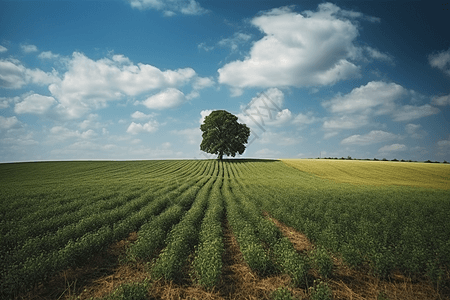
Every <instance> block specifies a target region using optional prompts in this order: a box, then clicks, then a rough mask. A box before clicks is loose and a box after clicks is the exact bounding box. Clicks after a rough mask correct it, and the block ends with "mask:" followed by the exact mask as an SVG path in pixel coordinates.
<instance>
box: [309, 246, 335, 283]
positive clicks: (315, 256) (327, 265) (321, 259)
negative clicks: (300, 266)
mask: <svg viewBox="0 0 450 300" xmlns="http://www.w3.org/2000/svg"><path fill="white" fill-rule="evenodd" d="M310 260H311V262H312V264H313V266H314V267H315V268H316V269H317V271H318V272H319V274H320V275H321V276H323V277H325V278H327V277H330V276H331V274H332V271H333V261H332V260H331V257H330V255H329V254H328V253H327V251H326V250H325V249H324V248H323V247H320V246H319V247H317V248H315V249H313V250H312V251H311V252H310Z"/></svg>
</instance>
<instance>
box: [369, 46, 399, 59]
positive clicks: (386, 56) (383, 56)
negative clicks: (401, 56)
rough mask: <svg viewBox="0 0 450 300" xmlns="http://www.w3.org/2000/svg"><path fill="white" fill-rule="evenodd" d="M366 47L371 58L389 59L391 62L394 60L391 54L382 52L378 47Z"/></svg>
mask: <svg viewBox="0 0 450 300" xmlns="http://www.w3.org/2000/svg"><path fill="white" fill-rule="evenodd" d="M364 49H365V50H366V51H367V53H368V54H369V56H370V57H371V58H373V59H378V60H384V61H387V62H390V63H392V62H393V58H392V56H390V55H389V54H385V53H381V52H380V51H378V50H377V49H374V48H372V47H369V46H366V47H364Z"/></svg>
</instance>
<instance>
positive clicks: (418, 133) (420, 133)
mask: <svg viewBox="0 0 450 300" xmlns="http://www.w3.org/2000/svg"><path fill="white" fill-rule="evenodd" d="M421 127H422V125H419V124H407V125H406V126H405V131H406V133H408V134H409V135H410V136H411V137H412V138H415V139H421V138H423V137H424V136H426V135H427V132H426V131H425V130H423V129H420V128H421Z"/></svg>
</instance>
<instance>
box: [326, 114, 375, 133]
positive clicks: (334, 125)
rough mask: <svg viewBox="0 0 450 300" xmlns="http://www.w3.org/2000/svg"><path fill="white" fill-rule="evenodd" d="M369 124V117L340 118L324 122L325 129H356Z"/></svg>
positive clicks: (344, 116)
mask: <svg viewBox="0 0 450 300" xmlns="http://www.w3.org/2000/svg"><path fill="white" fill-rule="evenodd" d="M368 123H369V117H368V116H367V115H364V114H361V115H352V116H347V115H343V116H338V117H333V118H332V119H329V120H326V121H324V122H323V126H322V127H323V128H324V129H332V130H333V129H355V128H359V127H362V126H365V125H367V124H368Z"/></svg>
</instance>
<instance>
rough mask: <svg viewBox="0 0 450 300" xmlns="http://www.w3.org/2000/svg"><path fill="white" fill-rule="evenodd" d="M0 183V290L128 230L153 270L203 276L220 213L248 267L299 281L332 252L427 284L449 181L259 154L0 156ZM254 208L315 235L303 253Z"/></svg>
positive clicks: (327, 268) (214, 278)
mask: <svg viewBox="0 0 450 300" xmlns="http://www.w3.org/2000/svg"><path fill="white" fill-rule="evenodd" d="M380 163H381V162H380ZM442 167H446V165H442ZM0 184H1V187H2V188H1V189H0V233H1V243H0V270H1V274H0V276H1V278H0V298H2V299H10V298H14V297H16V296H17V295H18V293H19V292H23V291H29V290H30V289H32V288H33V286H35V285H38V284H41V283H46V282H48V281H49V279H50V278H51V277H52V276H54V275H56V274H58V273H59V272H61V271H62V270H64V269H67V268H69V267H82V266H83V264H85V263H86V262H87V261H88V259H89V258H90V257H92V256H94V255H97V254H99V253H101V252H102V251H105V249H107V248H108V246H110V245H111V244H112V243H114V242H115V241H118V240H121V239H124V238H126V237H127V236H128V235H129V234H130V233H131V232H135V231H137V232H138V240H137V241H136V242H135V243H134V244H132V245H131V246H130V248H129V250H128V253H127V254H128V257H129V258H131V259H142V260H144V261H149V262H151V264H150V265H151V266H152V269H151V274H152V277H154V278H158V277H159V278H160V277H163V278H165V279H170V280H173V279H178V278H179V277H180V276H185V275H186V274H187V273H190V274H191V276H192V278H193V279H194V281H195V282H196V283H198V284H199V285H201V286H203V287H205V288H211V287H214V286H215V285H216V284H217V282H219V281H220V276H221V272H222V267H223V266H222V254H223V251H224V249H223V228H222V224H223V222H224V220H225V218H226V221H227V222H228V224H229V225H230V228H231V230H232V232H233V234H234V236H235V237H236V240H237V242H238V245H239V249H240V251H241V252H242V255H243V258H244V260H245V261H246V263H247V264H248V265H249V266H250V268H251V269H252V270H253V271H255V272H257V273H259V274H262V275H266V274H270V273H272V272H279V273H284V274H288V275H289V276H290V277H291V280H292V283H293V284H294V285H295V286H300V287H303V288H305V287H307V286H308V284H310V282H308V275H307V274H308V271H309V269H310V268H311V267H313V268H315V269H317V271H318V272H319V274H320V275H321V277H323V278H326V277H330V276H332V262H331V258H330V257H331V254H332V255H333V256H336V257H339V256H340V257H341V258H343V260H344V261H345V262H347V264H349V265H350V266H352V267H355V268H358V267H361V266H369V267H370V268H371V271H372V272H373V273H375V274H376V275H378V276H380V277H385V278H388V277H389V276H390V274H391V271H392V270H394V269H397V270H400V271H402V272H403V273H405V274H414V275H419V276H426V277H427V278H429V279H430V281H431V282H433V283H434V285H435V287H436V288H437V289H439V288H441V287H442V286H443V285H445V284H446V276H447V274H446V271H447V270H448V269H449V268H450V242H449V239H448V237H449V236H450V223H449V222H448V215H450V196H449V191H448V190H437V189H425V188H417V187H373V186H363V185H360V186H354V185H350V184H338V183H334V182H332V181H329V180H322V179H319V178H317V177H315V176H313V175H311V174H307V173H304V172H300V171H298V170H296V169H294V168H290V167H287V166H286V165H284V164H283V163H282V162H279V161H270V160H226V161H223V162H220V163H219V162H218V161H215V160H213V161H211V160H198V161H187V160H185V161H174V160H172V161H135V162H45V163H24V164H0ZM262 211H267V212H268V213H269V214H270V216H272V217H274V218H276V219H278V220H279V221H281V222H283V223H285V224H286V225H288V226H291V227H293V228H295V229H297V230H299V231H301V232H303V233H305V234H306V235H307V237H308V238H309V239H310V240H311V241H313V242H314V243H315V244H316V246H317V248H316V249H315V250H313V251H312V252H311V253H309V254H308V255H309V257H310V259H308V256H307V254H306V253H304V252H303V253H298V252H297V251H296V250H295V249H294V247H293V245H292V243H291V242H290V241H289V240H288V239H287V238H285V237H283V235H282V234H281V232H280V230H279V229H278V228H277V227H276V226H275V225H274V223H273V222H272V221H271V220H270V219H266V218H264V217H263V216H262ZM325 249H326V250H325ZM190 258H191V259H192V261H191V262H192V264H188V262H190V260H189V259H190ZM130 289H132V288H130ZM313 289H314V292H313V291H311V299H313V298H312V297H322V298H323V297H325V298H323V299H327V298H326V297H328V296H327V294H326V293H325V291H326V290H327V287H326V285H325V284H324V283H317V284H316V285H314V287H313ZM316 290H317V291H316ZM318 291H322V292H318ZM282 293H283V292H280V295H281V294H282ZM314 293H317V295H322V296H313V295H314ZM286 294H287V293H286ZM130 297H132V296H130ZM280 297H281V296H280ZM322 298H317V299H322ZM314 299H315V298H314Z"/></svg>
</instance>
